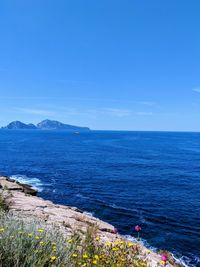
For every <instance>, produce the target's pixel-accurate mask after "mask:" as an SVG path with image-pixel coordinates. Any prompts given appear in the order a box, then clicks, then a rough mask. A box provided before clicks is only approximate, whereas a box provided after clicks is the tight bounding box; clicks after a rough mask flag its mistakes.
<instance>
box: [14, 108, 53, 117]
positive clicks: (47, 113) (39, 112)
mask: <svg viewBox="0 0 200 267" xmlns="http://www.w3.org/2000/svg"><path fill="white" fill-rule="evenodd" d="M16 110H17V111H19V112H22V113H27V114H32V115H39V116H55V115H56V113H55V112H53V111H49V110H43V109H29V108H17V109H16Z"/></svg>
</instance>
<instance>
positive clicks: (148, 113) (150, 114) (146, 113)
mask: <svg viewBox="0 0 200 267" xmlns="http://www.w3.org/2000/svg"><path fill="white" fill-rule="evenodd" d="M135 114H136V115H139V116H152V115H153V112H145V111H138V112H135Z"/></svg>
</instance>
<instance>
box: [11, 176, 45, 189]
mask: <svg viewBox="0 0 200 267" xmlns="http://www.w3.org/2000/svg"><path fill="white" fill-rule="evenodd" d="M10 178H11V179H13V180H15V181H17V182H19V183H22V184H27V185H31V186H32V187H33V189H36V190H38V191H39V192H41V191H42V190H43V188H42V186H43V184H42V182H41V181H40V179H38V178H33V177H28V176H26V175H21V174H16V175H11V176H10Z"/></svg>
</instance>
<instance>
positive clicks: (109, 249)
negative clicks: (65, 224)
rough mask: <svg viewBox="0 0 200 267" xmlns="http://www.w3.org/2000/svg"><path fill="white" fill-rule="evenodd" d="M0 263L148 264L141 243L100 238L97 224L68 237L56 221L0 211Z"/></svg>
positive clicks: (70, 266) (16, 266) (40, 266)
mask: <svg viewBox="0 0 200 267" xmlns="http://www.w3.org/2000/svg"><path fill="white" fill-rule="evenodd" d="M0 265H2V266H3V267H4V266H5V267H49V266H54V267H55V266H56V267H64V266H65V267H80V266H87V267H92V266H98V267H113V266H114V267H126V266H129V267H130V266H132V267H138V266H139V267H143V266H144V267H145V266H147V264H146V262H145V260H144V258H142V257H141V253H140V249H139V247H138V246H137V245H136V244H134V243H131V242H126V241H123V240H121V239H119V240H117V241H116V242H114V243H110V242H106V241H103V240H101V238H100V237H99V236H97V234H96V229H95V228H94V227H90V228H88V230H87V232H86V234H85V235H80V234H77V233H74V234H73V235H71V236H70V237H65V236H64V235H63V233H62V232H61V231H60V229H59V228H57V227H56V226H54V225H49V224H48V223H46V222H43V221H40V220H38V219H35V218H20V217H19V215H15V214H11V213H10V212H8V213H5V212H1V213H0Z"/></svg>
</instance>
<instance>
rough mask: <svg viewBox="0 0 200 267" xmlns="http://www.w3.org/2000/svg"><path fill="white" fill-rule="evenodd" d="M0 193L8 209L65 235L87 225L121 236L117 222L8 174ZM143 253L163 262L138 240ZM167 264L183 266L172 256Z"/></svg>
mask: <svg viewBox="0 0 200 267" xmlns="http://www.w3.org/2000/svg"><path fill="white" fill-rule="evenodd" d="M0 193H1V194H4V195H5V196H6V201H7V203H8V206H9V210H10V211H11V212H13V213H16V214H17V215H18V216H20V217H23V218H28V217H30V216H34V217H36V218H39V219H41V220H44V221H46V222H47V223H49V224H53V225H56V226H58V227H59V228H60V230H61V231H62V232H63V234H64V235H67V236H70V235H71V234H72V233H73V232H74V231H79V232H82V233H85V232H86V230H87V228H88V226H92V225H94V226H96V227H97V231H98V235H99V236H100V237H101V240H103V241H105V242H107V241H109V242H115V241H116V240H117V239H119V237H120V238H122V237H121V236H119V235H118V234H116V233H115V228H114V226H112V225H110V224H109V223H106V222H104V221H101V220H99V219H97V218H95V217H92V216H89V215H88V214H85V213H84V212H83V211H81V210H79V209H78V208H75V207H70V206H64V205H57V204H54V203H53V202H51V201H48V200H44V199H42V198H40V197H38V196H37V190H35V189H33V188H32V187H31V186H29V185H26V184H22V183H19V182H17V181H15V180H13V179H10V178H9V177H5V176H0ZM139 246H140V249H141V253H142V256H143V257H145V259H147V262H148V266H149V267H156V266H161V265H160V255H159V254H157V253H155V252H153V251H151V250H149V249H147V248H146V247H144V246H143V245H141V244H139ZM165 266H166V267H172V266H174V267H178V266H179V267H180V266H181V265H180V264H179V263H176V262H175V261H174V260H173V259H172V257H171V259H170V260H169V262H168V263H167V264H166V265H165Z"/></svg>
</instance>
